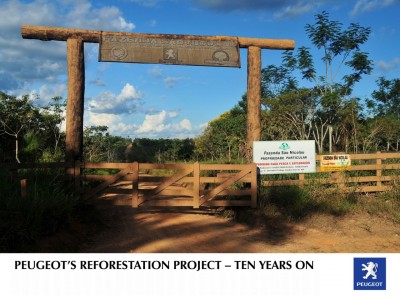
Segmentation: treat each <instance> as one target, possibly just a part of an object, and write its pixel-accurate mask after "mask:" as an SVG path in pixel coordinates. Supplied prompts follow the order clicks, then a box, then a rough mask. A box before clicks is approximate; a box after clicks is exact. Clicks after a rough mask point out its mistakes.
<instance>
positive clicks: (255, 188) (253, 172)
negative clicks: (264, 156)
mask: <svg viewBox="0 0 400 300" xmlns="http://www.w3.org/2000/svg"><path fill="white" fill-rule="evenodd" d="M257 179H258V178H257V165H256V164H255V163H253V164H252V168H251V183H250V184H251V204H250V205H251V208H257V196H258V184H257V183H258V180H257Z"/></svg>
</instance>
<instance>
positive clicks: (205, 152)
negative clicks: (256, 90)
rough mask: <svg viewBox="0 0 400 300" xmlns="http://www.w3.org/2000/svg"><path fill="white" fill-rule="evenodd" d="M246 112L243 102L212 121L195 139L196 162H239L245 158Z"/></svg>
mask: <svg viewBox="0 0 400 300" xmlns="http://www.w3.org/2000/svg"><path fill="white" fill-rule="evenodd" d="M245 134H246V112H245V106H244V103H243V101H242V102H239V104H238V105H237V106H235V107H234V108H233V109H231V110H230V111H228V112H226V113H224V114H222V115H221V116H219V117H218V118H217V119H214V120H212V121H211V122H210V123H209V124H208V126H207V127H206V129H205V130H204V132H203V134H202V135H200V136H199V137H197V138H196V139H195V146H196V149H195V155H196V157H197V159H198V160H211V161H214V160H219V161H224V162H232V161H233V160H235V161H240V160H241V159H242V158H244V157H245V140H246V136H245Z"/></svg>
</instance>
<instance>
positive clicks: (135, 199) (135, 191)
mask: <svg viewBox="0 0 400 300" xmlns="http://www.w3.org/2000/svg"><path fill="white" fill-rule="evenodd" d="M132 171H133V180H132V207H139V163H138V162H137V161H135V162H134V163H133V167H132Z"/></svg>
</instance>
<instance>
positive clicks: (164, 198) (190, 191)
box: [0, 162, 257, 208]
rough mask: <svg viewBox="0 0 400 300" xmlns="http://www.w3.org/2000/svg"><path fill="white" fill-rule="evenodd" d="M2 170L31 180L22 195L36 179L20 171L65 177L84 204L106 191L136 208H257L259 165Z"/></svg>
mask: <svg viewBox="0 0 400 300" xmlns="http://www.w3.org/2000/svg"><path fill="white" fill-rule="evenodd" d="M0 168H3V169H9V170H11V172H10V174H11V176H13V177H15V178H18V179H21V178H25V179H26V178H27V180H23V181H21V193H26V185H27V181H28V184H29V181H30V178H29V176H31V175H32V174H33V172H30V173H29V172H23V171H22V170H25V169H35V170H42V169H59V172H58V174H59V175H58V176H62V177H64V176H65V179H66V182H68V183H69V184H70V185H71V186H73V187H74V189H75V191H77V192H79V193H80V194H81V196H82V198H84V199H90V198H94V197H95V196H98V195H99V194H101V193H104V192H106V193H113V194H117V195H126V196H125V197H122V199H121V197H119V199H117V202H119V204H125V205H126V204H130V205H132V206H133V207H139V206H191V207H193V208H199V207H212V206H218V207H220V206H249V207H257V167H256V165H255V164H247V165H239V164H236V165H235V164H200V163H198V162H196V163H193V164H148V163H138V162H133V163H105V162H98V163H94V162H76V163H75V164H71V163H62V162H61V163H27V164H24V163H23V164H4V163H0ZM18 170H21V171H20V172H18ZM64 170H65V171H64ZM101 170H103V171H101ZM25 197H26V195H25Z"/></svg>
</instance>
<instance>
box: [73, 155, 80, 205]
mask: <svg viewBox="0 0 400 300" xmlns="http://www.w3.org/2000/svg"><path fill="white" fill-rule="evenodd" d="M74 179H75V185H74V186H75V193H76V194H77V195H79V197H80V196H81V195H80V193H81V162H80V161H79V160H77V161H75V165H74Z"/></svg>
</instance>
